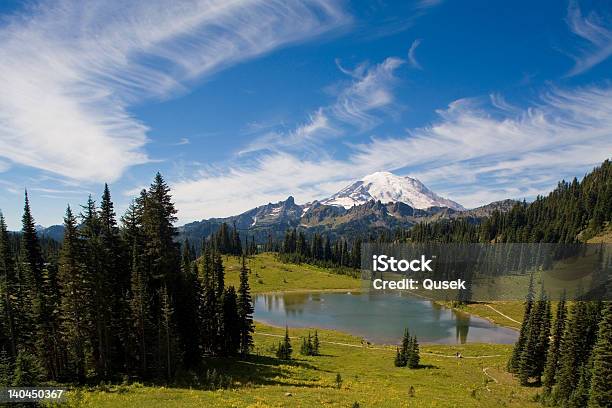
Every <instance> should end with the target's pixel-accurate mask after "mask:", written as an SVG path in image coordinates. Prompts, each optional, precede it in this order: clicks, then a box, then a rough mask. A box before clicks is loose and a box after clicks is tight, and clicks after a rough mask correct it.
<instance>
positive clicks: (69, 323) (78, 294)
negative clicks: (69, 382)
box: [59, 207, 93, 383]
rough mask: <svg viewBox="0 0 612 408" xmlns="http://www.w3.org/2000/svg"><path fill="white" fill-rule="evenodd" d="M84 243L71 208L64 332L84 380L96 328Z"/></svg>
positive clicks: (62, 268) (63, 267)
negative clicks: (93, 331)
mask: <svg viewBox="0 0 612 408" xmlns="http://www.w3.org/2000/svg"><path fill="white" fill-rule="evenodd" d="M82 259H83V245H82V242H81V239H80V236H79V232H78V230H77V220H76V217H75V216H74V215H73V213H72V210H71V209H70V207H68V208H67V209H66V216H65V217H64V241H63V245H62V251H61V255H60V265H59V279H60V290H61V294H62V303H61V311H62V326H61V328H62V334H63V338H64V341H65V342H66V349H67V352H68V364H69V368H70V369H71V371H72V372H73V373H74V375H75V377H76V380H78V381H79V382H81V383H82V382H84V381H85V379H86V375H87V373H88V371H89V370H90V369H92V368H93V366H92V359H93V356H92V344H91V338H90V335H91V333H92V330H93V327H92V326H93V325H92V318H93V316H91V315H90V313H91V310H92V308H91V299H92V293H91V282H89V281H88V275H87V273H86V271H85V269H86V267H85V265H84V264H83V262H82Z"/></svg>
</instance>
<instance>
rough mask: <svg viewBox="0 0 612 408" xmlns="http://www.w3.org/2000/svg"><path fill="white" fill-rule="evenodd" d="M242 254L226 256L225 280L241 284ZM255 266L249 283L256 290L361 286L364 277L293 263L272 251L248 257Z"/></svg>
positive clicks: (273, 290)
mask: <svg viewBox="0 0 612 408" xmlns="http://www.w3.org/2000/svg"><path fill="white" fill-rule="evenodd" d="M240 262H241V260H240V258H238V257H233V256H227V257H224V258H223V265H224V266H225V281H226V284H227V285H234V286H235V287H238V284H239V280H238V279H239V270H240ZM248 266H249V268H250V269H251V275H250V276H249V284H250V285H251V292H252V293H262V292H279V291H300V290H304V291H305V290H333V289H350V290H357V289H359V288H360V285H361V283H360V280H359V279H355V278H352V277H350V276H347V275H339V274H336V273H333V271H332V270H330V269H326V268H321V267H319V266H313V265H308V264H301V265H296V264H289V263H283V262H280V261H279V260H277V259H276V255H275V254H272V253H264V254H259V255H257V256H255V257H252V258H250V259H249V260H248Z"/></svg>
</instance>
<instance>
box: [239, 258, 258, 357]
mask: <svg viewBox="0 0 612 408" xmlns="http://www.w3.org/2000/svg"><path fill="white" fill-rule="evenodd" d="M245 258H246V257H245V256H244V255H243V256H242V265H241V267H240V286H239V288H238V318H239V322H240V354H242V355H243V356H246V355H247V354H248V353H249V351H250V350H251V348H252V347H253V332H254V331H255V329H254V326H253V312H254V309H253V301H252V299H251V289H250V287H249V269H248V268H247V265H246V259H245Z"/></svg>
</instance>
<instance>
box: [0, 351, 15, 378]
mask: <svg viewBox="0 0 612 408" xmlns="http://www.w3.org/2000/svg"><path fill="white" fill-rule="evenodd" d="M12 382H13V361H12V359H11V357H10V355H9V353H7V351H6V350H1V351H0V387H8V386H10V385H11V384H12Z"/></svg>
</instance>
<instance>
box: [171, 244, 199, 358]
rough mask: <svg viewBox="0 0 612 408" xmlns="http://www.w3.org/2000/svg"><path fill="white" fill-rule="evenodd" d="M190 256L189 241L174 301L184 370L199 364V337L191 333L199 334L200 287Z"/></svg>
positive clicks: (184, 247) (185, 249) (195, 268)
mask: <svg viewBox="0 0 612 408" xmlns="http://www.w3.org/2000/svg"><path fill="white" fill-rule="evenodd" d="M191 259H192V255H191V248H190V245H189V241H187V240H185V242H184V243H183V255H182V261H181V274H180V275H181V276H180V281H179V290H178V293H177V300H176V321H177V327H178V328H179V329H181V332H180V333H179V335H180V339H181V348H182V349H183V351H184V353H185V355H184V362H185V367H186V368H195V367H197V366H198V364H199V362H200V357H201V356H200V341H199V336H197V335H195V336H194V335H193V333H194V332H195V333H200V331H201V327H200V318H199V303H200V296H201V293H200V292H201V290H202V289H201V286H200V281H199V279H198V270H197V265H196V264H195V263H194V264H193V266H192V261H191Z"/></svg>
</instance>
